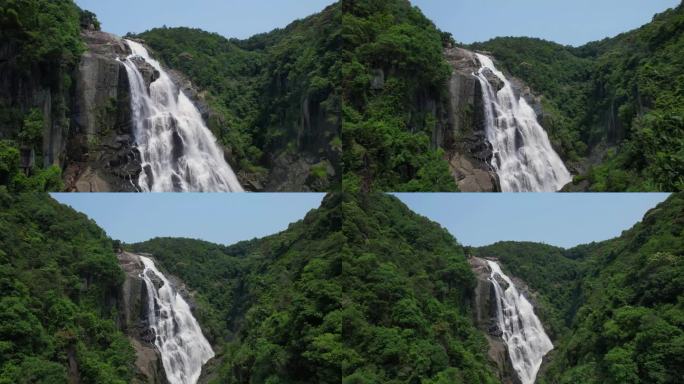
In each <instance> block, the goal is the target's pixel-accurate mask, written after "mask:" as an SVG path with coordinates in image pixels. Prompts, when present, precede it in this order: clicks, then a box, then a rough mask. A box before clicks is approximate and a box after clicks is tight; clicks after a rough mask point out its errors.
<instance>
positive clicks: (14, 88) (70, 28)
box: [0, 0, 92, 190]
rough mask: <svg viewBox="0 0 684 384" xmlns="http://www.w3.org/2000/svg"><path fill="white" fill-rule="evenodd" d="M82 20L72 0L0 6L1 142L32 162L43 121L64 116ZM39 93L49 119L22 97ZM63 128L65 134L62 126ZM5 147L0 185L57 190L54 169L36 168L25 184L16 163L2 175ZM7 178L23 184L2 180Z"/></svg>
mask: <svg viewBox="0 0 684 384" xmlns="http://www.w3.org/2000/svg"><path fill="white" fill-rule="evenodd" d="M83 14H84V11H81V9H80V8H78V6H76V4H75V3H74V2H73V1H72V0H4V1H2V2H0V49H1V50H2V51H3V52H4V53H3V60H2V63H0V71H2V73H3V76H4V77H6V78H7V79H8V81H6V82H5V83H7V84H8V86H6V87H5V88H3V89H2V90H0V131H2V132H3V135H2V137H3V138H4V139H14V140H16V141H18V142H20V144H21V145H22V146H28V147H32V148H34V149H35V151H36V158H41V153H40V151H41V150H42V145H41V143H42V138H43V132H42V131H43V126H44V120H45V119H52V120H53V121H56V122H60V124H62V121H66V116H68V103H67V102H66V100H67V99H69V98H70V94H69V88H70V86H71V84H72V83H73V80H72V78H71V76H72V73H74V69H75V67H76V65H77V64H78V61H79V59H80V57H81V54H82V53H83V51H84V49H85V46H84V44H83V42H82V40H81V36H80V32H81V28H80V26H81V17H82V15H83ZM91 15H92V14H91ZM39 89H41V90H43V91H48V92H49V95H50V97H51V99H52V116H43V114H42V113H41V109H37V108H35V107H36V105H34V104H30V103H32V101H27V99H30V98H29V97H27V96H30V95H31V93H32V92H35V91H38V90H39ZM27 93H28V95H27ZM63 125H64V128H66V127H67V126H68V122H66V123H64V124H63ZM9 146H10V144H8V143H3V144H1V145H0V151H2V152H3V154H2V156H1V157H2V158H3V160H2V161H3V164H2V166H0V168H3V170H2V171H0V173H3V175H2V176H0V178H2V183H1V184H2V185H5V186H8V187H9V188H10V189H12V188H15V189H17V190H60V189H61V188H62V184H61V180H59V170H57V169H52V168H48V169H40V166H38V167H36V169H35V170H34V171H33V172H32V173H33V175H34V177H31V178H30V179H26V178H25V177H21V174H20V173H19V170H18V166H19V162H18V161H17V162H16V163H14V169H5V168H6V167H7V166H8V164H10V163H11V161H7V159H8V158H11V157H13V156H14V155H13V154H12V153H9V152H13V150H11V149H9V148H8V147H9ZM8 151H9V152H8ZM38 163H40V162H38ZM8 174H12V175H14V174H16V175H19V176H18V177H19V178H21V179H26V180H15V181H12V180H8V177H7V176H6V175H8ZM13 178H14V177H9V179H13ZM17 185H21V186H19V187H17Z"/></svg>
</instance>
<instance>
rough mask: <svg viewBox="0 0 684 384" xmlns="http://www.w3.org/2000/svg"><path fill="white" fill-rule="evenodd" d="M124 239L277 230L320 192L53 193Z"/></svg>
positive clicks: (244, 235)
mask: <svg viewBox="0 0 684 384" xmlns="http://www.w3.org/2000/svg"><path fill="white" fill-rule="evenodd" d="M51 195H52V197H53V198H55V199H56V200H57V201H59V202H60V203H64V204H67V205H70V206H71V207H72V208H74V209H76V210H77V211H80V212H83V213H85V214H86V215H88V216H89V217H90V218H91V219H93V220H95V221H96V222H97V224H98V225H99V226H100V227H102V228H103V229H104V230H105V231H106V232H107V234H108V235H109V236H110V237H111V238H113V239H117V240H122V241H124V242H127V243H134V242H139V241H145V240H148V239H151V238H153V237H166V236H168V237H187V238H192V239H202V240H207V241H211V242H213V243H218V244H233V243H236V242H238V241H241V240H250V239H253V238H255V237H263V236H268V235H272V234H274V233H277V232H280V231H282V230H284V229H286V228H287V226H288V224H290V223H293V222H295V221H298V220H300V219H302V218H304V216H305V215H306V213H307V212H308V211H310V210H311V209H314V208H318V206H319V205H320V203H321V200H322V199H323V194H321V193H197V194H195V193H150V194H129V193H53V194H51Z"/></svg>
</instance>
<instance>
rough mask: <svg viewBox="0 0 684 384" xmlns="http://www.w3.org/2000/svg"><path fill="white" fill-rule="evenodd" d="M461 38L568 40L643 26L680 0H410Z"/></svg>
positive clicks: (574, 41)
mask: <svg viewBox="0 0 684 384" xmlns="http://www.w3.org/2000/svg"><path fill="white" fill-rule="evenodd" d="M411 2H412V3H413V5H416V6H418V7H419V8H420V9H421V10H422V11H423V13H424V14H425V15H426V16H427V17H428V18H430V19H432V21H434V22H435V24H436V25H437V27H439V29H441V30H443V31H448V32H451V33H452V34H453V35H454V38H455V39H456V41H459V42H463V43H468V44H469V43H472V42H475V41H485V40H489V39H491V38H493V37H497V36H531V37H539V38H543V39H546V40H551V41H555V42H557V43H561V44H567V45H575V46H577V45H582V44H584V43H587V42H589V41H594V40H600V39H603V38H604V37H611V36H615V35H617V34H619V33H621V32H627V31H628V30H631V29H634V28H638V27H640V26H642V25H644V24H646V23H648V22H649V21H651V18H652V17H653V15H654V14H656V13H659V12H662V11H664V10H666V9H667V8H671V7H674V6H676V5H678V4H679V3H680V0H454V1H450V0H411Z"/></svg>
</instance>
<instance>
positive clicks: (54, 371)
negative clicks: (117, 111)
mask: <svg viewBox="0 0 684 384" xmlns="http://www.w3.org/2000/svg"><path fill="white" fill-rule="evenodd" d="M123 280H124V276H123V272H122V271H121V269H120V268H119V265H118V263H117V259H116V256H115V255H114V250H113V246H112V241H111V240H110V239H109V238H108V237H107V236H106V234H105V233H104V232H103V231H102V230H101V229H100V228H98V227H97V225H95V223H94V222H92V221H91V220H89V219H88V218H87V217H86V216H85V215H83V214H80V213H77V212H75V211H74V210H72V209H71V208H68V207H66V206H63V205H60V204H58V203H57V202H55V201H53V200H52V199H50V197H49V196H48V195H46V194H33V193H28V194H15V195H12V194H9V193H7V192H5V191H2V190H0V383H3V384H5V383H7V384H10V383H46V384H48V383H49V384H64V383H67V382H72V381H73V380H76V378H80V382H81V383H108V384H124V383H129V382H130V380H131V378H132V376H133V362H134V361H135V356H134V352H133V349H132V347H131V346H130V344H129V342H128V339H127V338H126V337H125V336H124V335H123V334H122V333H121V332H120V331H119V330H118V329H117V326H116V318H117V313H116V308H115V306H114V303H115V300H114V298H115V297H116V292H117V290H118V289H119V286H120V285H121V284H122V283H123ZM68 378H71V379H72V381H68Z"/></svg>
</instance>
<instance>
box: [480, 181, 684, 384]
mask: <svg viewBox="0 0 684 384" xmlns="http://www.w3.org/2000/svg"><path fill="white" fill-rule="evenodd" d="M683 218H684V195H682V194H681V193H680V194H677V195H673V196H671V197H670V198H669V199H668V200H667V201H666V202H664V203H662V204H660V205H659V206H658V207H656V208H654V209H652V210H651V211H649V212H648V213H647V214H646V215H645V217H644V219H643V220H642V222H640V223H638V224H636V225H635V226H634V227H633V228H631V229H630V230H627V231H624V232H623V234H622V235H621V236H620V237H618V238H616V239H613V240H608V241H604V242H600V243H592V244H588V245H582V246H578V247H575V248H572V249H569V250H565V251H563V250H559V249H553V248H551V247H548V246H544V245H539V244H530V243H511V242H507V243H498V244H495V245H492V246H489V247H483V248H479V249H477V250H475V252H477V253H478V254H479V255H480V256H484V257H487V256H489V257H499V258H500V260H502V264H503V265H504V267H505V268H506V269H508V270H509V271H510V272H511V274H513V275H515V276H517V277H519V278H521V279H523V280H524V281H525V282H526V283H528V284H529V286H530V288H531V289H532V290H534V291H537V292H538V293H539V294H540V295H541V300H540V307H539V308H538V310H539V312H540V316H541V317H542V320H543V321H544V322H545V325H546V326H548V327H549V328H550V329H551V330H552V331H553V334H554V336H555V337H554V338H555V340H554V343H555V345H556V351H554V352H552V353H551V355H550V356H549V359H548V360H549V362H548V366H547V367H546V368H545V369H543V370H542V373H541V374H540V377H539V379H538V382H539V383H568V384H569V383H588V384H591V383H615V384H618V383H673V384H674V383H679V382H680V381H681V378H682V374H683V373H684V368H683V367H684V361H682V356H684V354H683V352H684V306H683V304H684V296H683V295H684V267H683V264H682V254H683V252H684V221H683Z"/></svg>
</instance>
